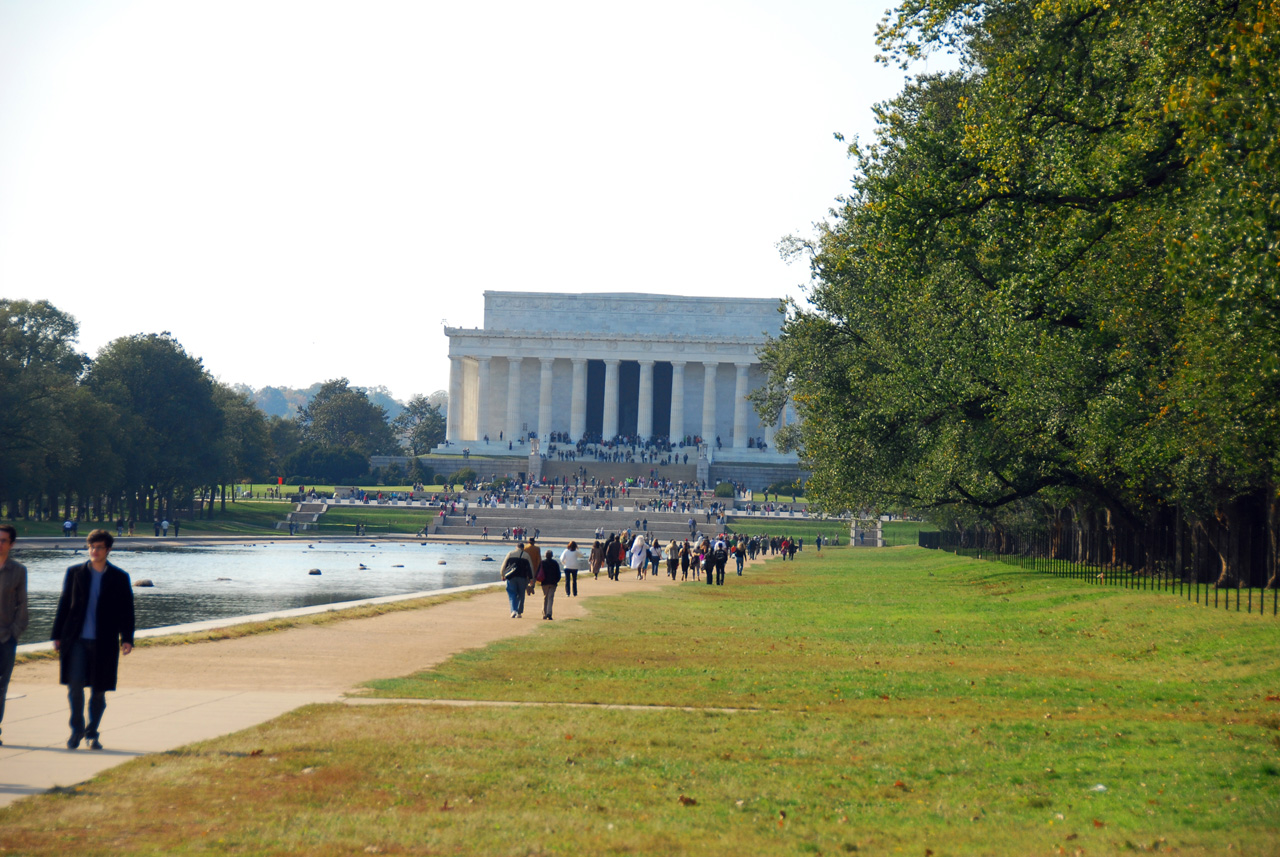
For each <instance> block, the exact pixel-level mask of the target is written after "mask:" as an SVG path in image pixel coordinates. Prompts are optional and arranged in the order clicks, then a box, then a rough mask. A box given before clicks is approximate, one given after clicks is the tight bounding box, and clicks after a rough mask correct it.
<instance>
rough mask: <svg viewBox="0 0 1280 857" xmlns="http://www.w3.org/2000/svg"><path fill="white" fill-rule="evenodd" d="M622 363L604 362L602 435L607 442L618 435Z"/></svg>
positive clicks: (616, 361) (617, 361)
mask: <svg viewBox="0 0 1280 857" xmlns="http://www.w3.org/2000/svg"><path fill="white" fill-rule="evenodd" d="M621 362H622V361H621V360H606V361H604V428H603V429H601V431H600V433H601V434H603V435H604V439H605V440H610V439H611V438H612V437H613V436H614V435H615V434H617V433H618V364H619V363H621Z"/></svg>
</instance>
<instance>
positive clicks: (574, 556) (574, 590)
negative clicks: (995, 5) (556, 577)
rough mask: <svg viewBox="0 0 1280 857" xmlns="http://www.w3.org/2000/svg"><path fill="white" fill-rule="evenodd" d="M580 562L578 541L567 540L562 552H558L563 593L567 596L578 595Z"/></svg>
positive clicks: (574, 596) (580, 555)
mask: <svg viewBox="0 0 1280 857" xmlns="http://www.w3.org/2000/svg"><path fill="white" fill-rule="evenodd" d="M581 562H582V554H580V553H578V543H577V542H569V545H568V547H566V548H565V549H564V553H562V554H560V570H561V571H563V572H564V594H565V596H566V597H569V598H576V597H577V595H578V565H579V564H580V563H581Z"/></svg>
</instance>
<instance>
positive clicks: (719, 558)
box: [711, 539, 729, 586]
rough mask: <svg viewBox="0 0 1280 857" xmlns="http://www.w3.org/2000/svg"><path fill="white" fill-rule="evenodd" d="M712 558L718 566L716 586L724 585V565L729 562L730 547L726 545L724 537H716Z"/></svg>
mask: <svg viewBox="0 0 1280 857" xmlns="http://www.w3.org/2000/svg"><path fill="white" fill-rule="evenodd" d="M711 559H712V561H713V562H714V563H715V567H716V586H724V567H725V566H726V565H728V563H729V549H728V548H727V547H725V543H724V539H716V544H715V547H714V548H712V549H711Z"/></svg>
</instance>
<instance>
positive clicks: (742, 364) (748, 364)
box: [733, 363, 756, 369]
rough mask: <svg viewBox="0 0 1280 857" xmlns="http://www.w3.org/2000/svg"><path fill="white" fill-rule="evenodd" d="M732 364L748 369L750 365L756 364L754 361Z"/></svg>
mask: <svg viewBox="0 0 1280 857" xmlns="http://www.w3.org/2000/svg"><path fill="white" fill-rule="evenodd" d="M733 365H734V366H737V367H738V368H739V369H750V368H751V367H752V366H754V365H756V364H754V363H734V364H733Z"/></svg>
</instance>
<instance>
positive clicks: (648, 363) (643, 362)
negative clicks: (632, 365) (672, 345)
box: [636, 360, 658, 366]
mask: <svg viewBox="0 0 1280 857" xmlns="http://www.w3.org/2000/svg"><path fill="white" fill-rule="evenodd" d="M636 362H637V363H639V364H640V365H641V366H652V365H653V364H654V363H656V362H658V361H656V360H637V361H636Z"/></svg>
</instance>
